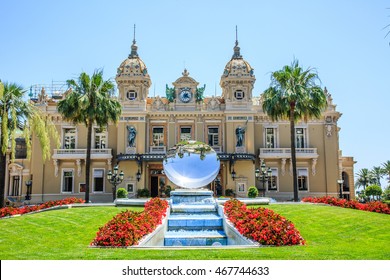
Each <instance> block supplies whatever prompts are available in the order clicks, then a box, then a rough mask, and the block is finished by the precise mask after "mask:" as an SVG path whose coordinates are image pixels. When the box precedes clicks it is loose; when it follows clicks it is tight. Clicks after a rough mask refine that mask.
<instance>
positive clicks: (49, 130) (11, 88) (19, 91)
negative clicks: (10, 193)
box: [0, 81, 59, 208]
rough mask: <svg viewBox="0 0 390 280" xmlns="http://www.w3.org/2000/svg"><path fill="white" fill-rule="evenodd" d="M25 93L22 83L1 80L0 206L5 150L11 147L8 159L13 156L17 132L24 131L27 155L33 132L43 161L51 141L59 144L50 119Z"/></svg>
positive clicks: (1, 204) (48, 151)
mask: <svg viewBox="0 0 390 280" xmlns="http://www.w3.org/2000/svg"><path fill="white" fill-rule="evenodd" d="M24 93H25V90H23V88H22V87H21V86H19V85H17V84H15V83H5V84H2V83H1V81H0V122H1V136H0V147H1V151H0V208H1V207H4V195H5V169H6V153H7V151H10V154H11V161H13V160H14V159H15V149H16V142H15V138H16V133H17V132H19V131H21V132H23V136H24V138H25V140H26V145H27V157H28V158H30V156H31V138H32V137H31V136H32V132H34V134H35V135H36V136H37V138H38V141H39V143H40V146H41V148H42V158H43V160H44V161H45V160H46V159H47V158H49V157H50V143H51V141H54V142H55V143H56V145H57V146H58V145H59V137H58V134H57V131H56V130H55V126H54V125H53V123H52V122H51V121H50V120H49V119H47V118H46V116H45V115H44V114H43V113H42V112H41V111H39V110H38V109H37V108H36V107H35V106H34V105H33V104H32V103H29V102H26V101H25V100H23V95H24ZM9 142H11V146H10V147H9Z"/></svg>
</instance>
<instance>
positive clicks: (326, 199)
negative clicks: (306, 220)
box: [302, 196, 390, 214]
mask: <svg viewBox="0 0 390 280" xmlns="http://www.w3.org/2000/svg"><path fill="white" fill-rule="evenodd" d="M302 201H303V202H311V203H325V204H329V205H333V206H338V207H343V208H352V209H358V210H363V211H369V212H377V213H382V214H390V208H389V205H387V204H386V203H383V202H380V201H372V202H367V203H360V202H358V201H356V200H346V199H340V198H336V197H333V196H323V197H305V198H303V199H302Z"/></svg>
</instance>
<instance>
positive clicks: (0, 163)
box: [0, 138, 6, 208]
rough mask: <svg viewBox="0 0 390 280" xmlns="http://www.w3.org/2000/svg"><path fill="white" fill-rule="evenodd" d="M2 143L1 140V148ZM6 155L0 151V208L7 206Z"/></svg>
mask: <svg viewBox="0 0 390 280" xmlns="http://www.w3.org/2000/svg"><path fill="white" fill-rule="evenodd" d="M1 146H2V141H1V138H0V148H1ZM5 161H6V155H5V154H3V153H2V152H1V151H0V208H3V207H4V206H5V204H4V195H5V168H6V162H5Z"/></svg>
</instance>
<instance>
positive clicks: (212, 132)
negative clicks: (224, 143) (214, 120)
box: [208, 126, 219, 146]
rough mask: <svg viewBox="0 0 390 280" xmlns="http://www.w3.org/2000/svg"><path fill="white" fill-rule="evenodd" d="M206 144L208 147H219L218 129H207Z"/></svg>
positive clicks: (213, 127)
mask: <svg viewBox="0 0 390 280" xmlns="http://www.w3.org/2000/svg"><path fill="white" fill-rule="evenodd" d="M208 142H209V145H210V146H219V127H215V126H212V127H208Z"/></svg>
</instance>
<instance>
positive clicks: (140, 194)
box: [137, 189, 150, 197]
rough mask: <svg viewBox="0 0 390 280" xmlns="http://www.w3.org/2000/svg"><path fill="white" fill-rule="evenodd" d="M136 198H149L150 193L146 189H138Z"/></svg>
mask: <svg viewBox="0 0 390 280" xmlns="http://www.w3.org/2000/svg"><path fill="white" fill-rule="evenodd" d="M137 195H138V197H149V196H150V193H149V190H148V189H138V190H137Z"/></svg>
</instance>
